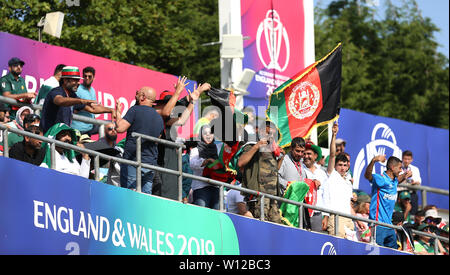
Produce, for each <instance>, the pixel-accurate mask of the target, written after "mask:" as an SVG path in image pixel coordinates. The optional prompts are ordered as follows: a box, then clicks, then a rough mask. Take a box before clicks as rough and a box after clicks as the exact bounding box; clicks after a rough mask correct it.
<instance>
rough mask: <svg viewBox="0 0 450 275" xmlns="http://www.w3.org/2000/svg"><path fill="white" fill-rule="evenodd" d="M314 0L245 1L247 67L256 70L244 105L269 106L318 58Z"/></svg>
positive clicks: (243, 19) (244, 64)
mask: <svg viewBox="0 0 450 275" xmlns="http://www.w3.org/2000/svg"><path fill="white" fill-rule="evenodd" d="M313 14H314V9H313V1H312V0H241V22H242V35H243V36H244V37H246V36H247V37H249V39H247V40H244V59H243V64H242V65H243V68H249V69H252V70H254V71H255V72H256V73H255V77H254V79H253V80H252V82H251V83H250V86H249V87H248V89H247V90H248V91H249V92H250V94H249V95H247V96H245V97H244V105H246V106H249V105H252V106H267V102H268V99H269V97H270V95H271V94H272V92H273V91H274V90H275V88H277V87H278V86H280V85H281V84H282V83H284V82H285V81H287V80H288V79H290V78H291V77H292V76H293V75H295V74H296V73H298V72H299V71H301V70H302V69H304V68H305V67H307V66H309V65H310V64H312V63H313V62H314V61H315V56H314V20H313Z"/></svg>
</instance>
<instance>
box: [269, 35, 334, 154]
mask: <svg viewBox="0 0 450 275" xmlns="http://www.w3.org/2000/svg"><path fill="white" fill-rule="evenodd" d="M341 69H342V45H341V43H339V44H338V45H337V46H336V47H335V48H334V49H333V50H332V51H331V52H330V53H328V54H327V55H326V56H325V57H324V58H322V59H321V60H319V61H317V62H315V63H313V64H312V65H310V66H309V67H307V68H306V69H304V70H302V71H301V72H299V73H298V74H296V75H295V76H293V77H292V78H291V79H289V80H288V81H286V82H284V83H283V84H282V85H281V86H279V87H278V88H277V89H275V90H274V92H273V93H272V95H271V96H270V98H269V105H268V108H267V110H266V116H267V118H268V119H269V120H271V121H272V122H273V123H275V125H276V126H277V127H278V129H279V131H280V135H281V136H280V138H279V142H278V144H279V145H280V146H281V147H286V146H289V145H290V144H291V140H292V139H293V138H295V137H303V138H304V137H307V136H308V135H309V134H310V133H311V131H312V130H313V129H314V128H315V127H318V126H320V125H325V124H328V123H329V122H331V121H335V120H336V119H338V118H339V111H340V99H341Z"/></svg>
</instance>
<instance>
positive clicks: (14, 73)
mask: <svg viewBox="0 0 450 275" xmlns="http://www.w3.org/2000/svg"><path fill="white" fill-rule="evenodd" d="M21 73H22V72H21V71H20V72H16V71H14V70H11V74H12V75H13V76H16V77H17V76H20V74H21Z"/></svg>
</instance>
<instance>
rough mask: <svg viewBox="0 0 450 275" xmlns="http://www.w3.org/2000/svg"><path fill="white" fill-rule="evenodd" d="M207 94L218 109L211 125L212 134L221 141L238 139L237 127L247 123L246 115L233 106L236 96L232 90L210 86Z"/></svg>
mask: <svg viewBox="0 0 450 275" xmlns="http://www.w3.org/2000/svg"><path fill="white" fill-rule="evenodd" d="M207 94H208V96H209V97H210V98H211V105H214V106H216V107H217V108H218V109H219V118H218V119H217V121H216V122H214V124H215V125H212V126H213V127H214V135H215V136H216V137H217V138H219V140H221V141H227V142H232V141H239V138H238V137H239V135H238V127H239V125H244V124H245V123H247V120H248V116H247V115H246V114H244V113H242V112H241V111H239V109H237V108H236V107H235V105H236V96H235V95H234V93H233V91H229V90H225V89H217V88H213V87H212V88H211V89H210V90H208V92H207ZM218 126H219V127H218Z"/></svg>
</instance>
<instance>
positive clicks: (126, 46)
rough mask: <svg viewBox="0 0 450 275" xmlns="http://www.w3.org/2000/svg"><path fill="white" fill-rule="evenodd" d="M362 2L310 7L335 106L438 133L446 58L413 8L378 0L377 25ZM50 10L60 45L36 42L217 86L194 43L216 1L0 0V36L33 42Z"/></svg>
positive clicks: (213, 52)
mask: <svg viewBox="0 0 450 275" xmlns="http://www.w3.org/2000/svg"><path fill="white" fill-rule="evenodd" d="M68 2H72V3H77V2H78V3H79V6H69V5H67V4H68ZM362 2H363V1H359V0H336V1H333V2H331V4H330V5H329V6H328V7H326V8H321V7H319V6H318V7H316V10H315V44H316V57H317V58H320V57H323V56H324V55H325V54H327V53H328V52H329V51H330V50H331V49H333V47H334V46H335V45H336V44H337V43H338V42H342V44H343V68H342V98H341V106H342V107H343V108H348V109H353V110H357V111H361V112H366V113H371V114H376V115H381V116H387V117H393V118H398V119H402V120H406V121H410V122H415V123H422V124H426V125H430V126H435V127H442V128H447V129H448V127H449V121H448V115H449V112H448V110H449V106H448V100H449V97H448V95H449V87H448V82H449V68H448V58H446V57H445V56H444V55H443V54H441V53H439V52H438V51H437V46H438V44H437V43H436V41H435V40H434V36H433V32H435V31H437V30H438V29H437V27H436V26H435V25H434V24H433V23H432V22H431V20H430V19H429V18H422V17H421V16H420V11H418V10H417V9H416V5H415V1H408V2H407V1H405V2H404V3H405V4H404V5H403V6H402V7H396V6H394V5H392V4H391V3H390V2H389V1H387V8H386V15H385V16H384V18H381V19H376V17H377V14H376V12H375V10H373V9H371V8H369V7H368V6H366V5H365V4H363V3H362ZM52 11H61V12H63V13H65V19H64V27H63V31H62V35H61V38H60V39H57V38H54V37H51V36H49V35H47V34H43V42H45V43H49V44H53V45H59V46H63V47H67V48H71V49H74V50H78V51H82V52H85V53H89V54H93V55H96V56H101V57H106V58H110V59H112V60H117V61H120V62H125V63H129V64H134V65H138V66H141V67H145V68H149V69H153V70H158V71H161V72H165V73H170V74H174V75H186V76H187V77H188V78H189V79H195V80H197V81H198V82H209V83H211V84H212V86H214V87H220V59H219V46H207V47H204V46H201V44H203V43H207V42H213V41H218V40H219V37H218V36H219V25H218V1H217V0H215V1H212V0H142V1H130V0H95V1H93V0H78V1H77V0H75V1H65V0H51V1H45V2H41V1H39V0H26V1H19V0H2V5H1V7H0V31H6V32H9V33H13V34H17V35H20V36H24V37H28V38H31V39H35V40H37V39H38V28H37V27H36V24H37V23H38V22H39V20H40V18H41V17H43V16H44V15H45V14H46V13H48V12H52ZM378 17H379V16H378ZM324 136H326V135H325V134H324Z"/></svg>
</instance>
